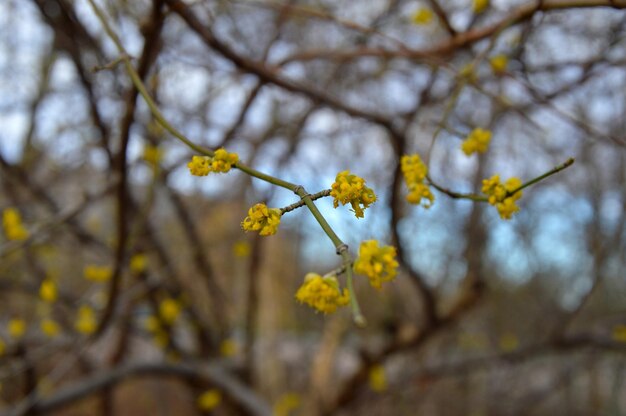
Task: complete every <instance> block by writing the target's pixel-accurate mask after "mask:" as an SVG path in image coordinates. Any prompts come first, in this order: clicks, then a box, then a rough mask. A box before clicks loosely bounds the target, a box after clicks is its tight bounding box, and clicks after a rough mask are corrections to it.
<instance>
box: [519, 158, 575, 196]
mask: <svg viewBox="0 0 626 416" xmlns="http://www.w3.org/2000/svg"><path fill="white" fill-rule="evenodd" d="M573 164H574V158H573V157H570V158H569V159H567V160H566V161H565V163H562V164H560V165H558V166H556V167H554V168H553V169H552V170H549V171H548V172H546V173H544V174H543V175H540V176H537V177H536V178H534V179H531V180H529V181H528V182H526V183H524V184H523V185H522V186H520V187H519V188H517V189H514V190H512V191H511V192H508V193H507V195H513V194H514V193H516V192H519V191H521V190H522V189H524V188H527V187H529V186H530V185H534V184H536V183H537V182H539V181H542V180H544V179H546V178H547V177H549V176H552V175H554V174H555V173H559V172H560V171H562V170H564V169H567V168H569V167H570V166H572V165H573Z"/></svg>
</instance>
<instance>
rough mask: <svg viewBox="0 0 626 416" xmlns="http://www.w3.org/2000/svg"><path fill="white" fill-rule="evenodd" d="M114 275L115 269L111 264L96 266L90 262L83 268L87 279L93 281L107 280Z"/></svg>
mask: <svg viewBox="0 0 626 416" xmlns="http://www.w3.org/2000/svg"><path fill="white" fill-rule="evenodd" d="M112 275H113V270H111V267H109V266H96V265H93V264H90V265H88V266H85V268H84V269H83V276H84V277H85V279H87V280H90V281H92V282H106V281H107V280H109V279H110V278H111V276H112Z"/></svg>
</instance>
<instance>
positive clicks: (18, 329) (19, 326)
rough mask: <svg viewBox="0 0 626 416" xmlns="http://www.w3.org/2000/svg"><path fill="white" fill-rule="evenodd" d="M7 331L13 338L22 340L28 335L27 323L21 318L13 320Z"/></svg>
mask: <svg viewBox="0 0 626 416" xmlns="http://www.w3.org/2000/svg"><path fill="white" fill-rule="evenodd" d="M7 329H8V332H9V336H10V337H11V338H13V339H21V338H22V337H23V336H24V334H25V333H26V321H24V320H23V319H19V318H14V319H11V320H10V321H9V325H8V328H7Z"/></svg>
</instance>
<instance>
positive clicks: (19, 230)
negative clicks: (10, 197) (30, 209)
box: [2, 208, 28, 240]
mask: <svg viewBox="0 0 626 416" xmlns="http://www.w3.org/2000/svg"><path fill="white" fill-rule="evenodd" d="M2 228H3V229H4V235H5V236H6V238H7V240H26V239H27V238H28V231H27V230H26V228H24V225H22V217H21V215H20V213H19V211H18V210H17V209H15V208H7V209H5V210H4V211H2Z"/></svg>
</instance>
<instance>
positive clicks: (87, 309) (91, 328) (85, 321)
mask: <svg viewBox="0 0 626 416" xmlns="http://www.w3.org/2000/svg"><path fill="white" fill-rule="evenodd" d="M97 326H98V323H97V322H96V314H95V312H94V310H93V309H92V308H91V306H89V305H82V306H81V307H80V308H78V317H77V318H76V322H75V323H74V328H76V330H77V331H78V332H80V333H81V334H86V335H89V334H92V333H93V332H95V331H96V329H97Z"/></svg>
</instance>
